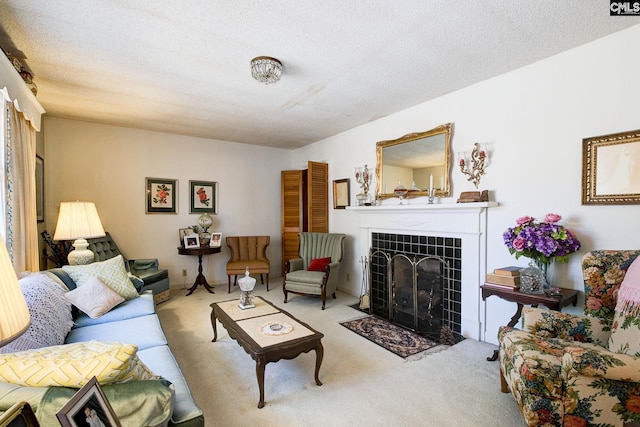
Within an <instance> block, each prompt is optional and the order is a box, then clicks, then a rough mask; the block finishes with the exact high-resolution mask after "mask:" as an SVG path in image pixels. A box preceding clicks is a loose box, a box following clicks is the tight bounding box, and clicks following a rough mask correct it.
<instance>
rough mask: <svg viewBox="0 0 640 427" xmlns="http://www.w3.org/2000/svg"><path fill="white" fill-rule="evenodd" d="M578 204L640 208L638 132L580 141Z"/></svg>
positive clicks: (639, 143)
mask: <svg viewBox="0 0 640 427" xmlns="http://www.w3.org/2000/svg"><path fill="white" fill-rule="evenodd" d="M582 204H583V205H633V204H640V130H635V131H630V132H622V133H614V134H611V135H603V136H596V137H592V138H585V139H583V140H582Z"/></svg>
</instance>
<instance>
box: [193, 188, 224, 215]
mask: <svg viewBox="0 0 640 427" xmlns="http://www.w3.org/2000/svg"><path fill="white" fill-rule="evenodd" d="M205 212H206V213H212V214H217V213H218V183H217V182H213V181H189V213H205Z"/></svg>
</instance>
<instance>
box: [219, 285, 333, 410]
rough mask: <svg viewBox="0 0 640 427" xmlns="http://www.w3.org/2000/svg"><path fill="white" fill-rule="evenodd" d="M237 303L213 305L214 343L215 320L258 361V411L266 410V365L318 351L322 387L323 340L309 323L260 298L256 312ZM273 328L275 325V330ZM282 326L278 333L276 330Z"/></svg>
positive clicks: (318, 380) (316, 378)
mask: <svg viewBox="0 0 640 427" xmlns="http://www.w3.org/2000/svg"><path fill="white" fill-rule="evenodd" d="M238 303H239V301H238V300H237V299H234V300H231V301H224V302H217V303H213V304H211V326H212V327H213V340H212V341H213V342H215V341H216V340H217V339H218V330H217V328H216V319H218V320H219V321H220V323H221V324H222V326H224V327H225V329H226V330H227V332H228V333H229V337H231V338H233V339H234V340H236V341H237V342H238V344H239V345H240V346H241V347H242V348H243V349H244V350H245V351H246V352H247V353H248V354H249V355H250V356H251V358H253V360H255V361H256V376H257V377H258V387H259V388H260V401H259V402H258V408H262V407H264V369H265V366H266V364H267V363H270V362H277V361H279V360H280V359H295V358H296V357H298V356H299V355H300V354H302V353H308V352H309V351H311V350H315V351H316V369H315V374H314V378H315V381H316V384H317V385H319V386H320V385H322V383H321V382H320V378H319V377H318V374H319V372H320V365H321V364H322V357H323V355H324V349H323V347H322V343H321V342H320V340H321V339H322V338H323V337H324V335H323V334H321V333H320V332H318V331H315V330H314V329H313V328H311V327H310V326H309V325H307V324H306V323H304V322H302V321H300V320H298V319H296V318H295V317H293V316H292V315H290V314H289V313H287V312H286V311H284V310H281V309H279V308H278V307H276V306H275V305H273V304H271V303H270V302H269V301H265V300H264V299H263V298H261V297H256V298H255V299H254V304H255V308H249V309H244V310H242V309H240V308H239V307H238ZM272 325H276V326H275V327H273V328H272ZM277 325H282V328H281V329H279V330H274V329H275V328H276V327H277Z"/></svg>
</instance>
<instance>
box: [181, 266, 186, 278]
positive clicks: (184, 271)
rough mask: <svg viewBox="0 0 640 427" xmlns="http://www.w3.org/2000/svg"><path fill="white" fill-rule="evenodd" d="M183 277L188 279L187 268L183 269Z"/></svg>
mask: <svg viewBox="0 0 640 427" xmlns="http://www.w3.org/2000/svg"><path fill="white" fill-rule="evenodd" d="M182 276H183V277H187V269H186V268H183V269H182Z"/></svg>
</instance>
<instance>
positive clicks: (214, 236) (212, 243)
mask: <svg viewBox="0 0 640 427" xmlns="http://www.w3.org/2000/svg"><path fill="white" fill-rule="evenodd" d="M221 245H222V233H211V240H209V247H210V248H219V247H220V246H221Z"/></svg>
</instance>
